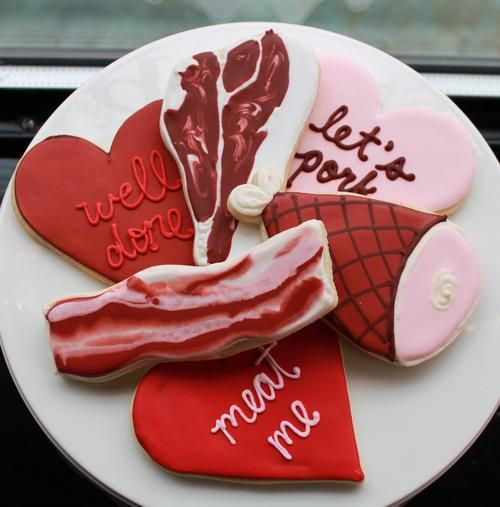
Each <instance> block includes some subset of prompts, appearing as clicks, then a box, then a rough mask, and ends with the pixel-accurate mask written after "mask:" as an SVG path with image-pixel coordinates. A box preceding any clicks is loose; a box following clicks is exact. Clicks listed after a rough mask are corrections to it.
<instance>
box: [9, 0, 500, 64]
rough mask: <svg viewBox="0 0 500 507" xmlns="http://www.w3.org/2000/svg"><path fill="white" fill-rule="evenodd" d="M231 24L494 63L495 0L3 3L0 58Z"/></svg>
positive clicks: (498, 4)
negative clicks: (314, 30)
mask: <svg viewBox="0 0 500 507" xmlns="http://www.w3.org/2000/svg"><path fill="white" fill-rule="evenodd" d="M232 21H281V22H286V23H298V24H305V25H310V26H315V27H319V28H324V29H327V30H331V31H335V32H338V33H341V34H345V35H349V36H351V37H354V38H356V39H359V40H362V41H365V42H367V43H369V44H372V45H374V46H376V47H378V48H380V49H382V50H385V51H387V52H390V53H393V54H398V55H408V56H427V55H429V56H445V57H483V58H500V30H499V29H498V26H499V25H500V0H477V1H475V0H1V1H0V52H1V51H2V50H3V51H5V50H7V51H8V50H13V49H22V48H24V49H33V48H35V49H37V50H44V49H48V50H50V49H53V48H57V49H72V50H74V49H82V50H96V49H108V50H128V49H133V48H136V47H138V46H141V45H143V44H145V43H147V42H150V41H152V40H155V39H158V38H161V37H164V36H166V35H169V34H172V33H175V32H179V31H183V30H187V29H190V28H196V27H200V26H205V25H209V24H214V23H227V22H232Z"/></svg>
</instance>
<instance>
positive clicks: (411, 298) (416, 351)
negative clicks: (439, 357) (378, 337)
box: [394, 222, 480, 366]
mask: <svg viewBox="0 0 500 507" xmlns="http://www.w3.org/2000/svg"><path fill="white" fill-rule="evenodd" d="M479 290H480V273H479V267H478V264H477V262H475V253H474V249H473V248H472V246H471V245H470V243H469V242H468V241H467V239H466V238H465V236H464V235H463V233H462V232H461V230H460V229H458V228H457V227H456V226H455V225H453V224H452V223H450V222H445V223H442V224H439V225H436V226H435V227H433V228H432V229H430V230H429V232H427V234H425V235H424V237H423V238H422V240H421V241H420V243H419V244H418V245H417V247H416V248H415V250H414V252H413V253H412V254H411V255H410V257H409V259H408V262H407V263H406V266H405V269H404V271H403V273H402V275H401V278H400V281H399V286H398V291H397V294H396V301H395V308H394V344H395V350H396V355H397V361H398V362H399V363H401V364H404V365H407V366H410V365H415V364H418V363H421V362H422V361H425V360H426V359H428V358H430V357H432V356H435V355H436V354H437V353H439V352H440V351H441V350H443V349H444V348H445V347H446V346H448V345H449V344H450V343H451V342H452V341H453V340H454V339H455V338H456V337H457V335H458V334H459V333H460V331H461V330H462V328H463V327H464V325H465V322H466V321H467V319H468V317H469V316H470V314H471V312H472V310H473V308H474V306H475V304H476V301H477V299H478V297H479Z"/></svg>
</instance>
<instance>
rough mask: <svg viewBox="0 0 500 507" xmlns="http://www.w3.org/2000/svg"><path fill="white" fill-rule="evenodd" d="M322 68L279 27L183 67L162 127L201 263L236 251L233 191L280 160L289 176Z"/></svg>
mask: <svg viewBox="0 0 500 507" xmlns="http://www.w3.org/2000/svg"><path fill="white" fill-rule="evenodd" d="M318 71H319V68H318V64H317V62H316V57H315V54H314V52H313V51H312V49H311V48H308V47H306V46H304V45H303V44H300V43H298V42H296V41H295V40H293V39H290V38H288V37H284V36H282V35H279V34H277V33H275V32H273V31H272V30H270V31H268V32H266V33H265V34H263V35H259V36H257V37H255V38H253V39H249V40H246V41H244V42H242V43H240V44H238V45H236V46H234V47H232V48H229V49H224V50H221V51H206V52H204V53H199V54H197V55H194V56H193V57H192V58H189V59H188V60H183V61H182V62H180V63H179V64H178V65H177V66H176V67H175V69H174V71H173V73H172V75H171V77H170V80H169V83H168V86H167V92H166V95H165V99H164V104H163V109H162V119H161V122H160V129H161V134H162V137H163V139H164V141H165V143H166V145H167V147H168V149H169V150H170V152H171V153H172V155H173V156H174V158H175V160H176V162H177V165H178V166H179V170H180V173H181V176H182V179H183V183H184V192H185V194H186V198H187V201H188V203H189V206H190V210H191V215H192V218H193V222H194V225H195V243H194V250H193V252H194V259H195V262H196V264H200V265H204V264H207V263H213V262H219V261H223V260H224V259H226V258H227V256H228V255H229V253H230V250H231V245H232V243H231V240H232V237H233V234H234V232H235V229H236V227H237V221H236V220H235V219H234V217H233V216H232V215H231V214H229V213H228V211H227V207H226V203H227V198H228V196H229V194H230V192H231V190H232V189H233V188H234V187H236V186H237V185H239V184H242V183H246V182H247V181H249V179H250V177H251V175H252V173H253V172H254V168H257V169H262V168H264V167H272V168H273V170H276V171H277V172H278V173H279V177H280V179H281V181H284V178H285V176H286V171H287V166H288V163H289V159H290V157H291V156H293V152H294V149H295V145H296V142H297V139H298V137H299V135H300V133H301V132H302V129H303V127H304V123H305V121H306V119H307V116H308V114H309V112H310V110H311V107H312V105H313V102H314V99H315V97H316V91H317V85H318V80H319V74H318ZM304 75H306V76H307V79H304V77H303V76H304Z"/></svg>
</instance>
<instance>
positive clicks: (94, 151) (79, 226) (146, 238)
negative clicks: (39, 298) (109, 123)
mask: <svg viewBox="0 0 500 507" xmlns="http://www.w3.org/2000/svg"><path fill="white" fill-rule="evenodd" d="M160 108H161V101H159V100H158V101H155V102H152V103H151V104H148V105H147V106H145V107H143V108H142V109H140V110H139V111H137V112H135V113H134V114H133V115H132V116H130V117H129V118H128V119H127V120H126V121H125V122H124V123H123V125H122V126H121V127H120V129H119V130H118V132H117V133H116V136H115V138H114V140H113V144H112V147H111V150H110V152H109V153H106V152H105V151H103V150H102V149H101V148H99V147H98V146H96V145H94V144H92V143H91V142H89V141H87V140H86V139H82V138H78V137H73V136H56V137H50V138H48V139H45V140H44V141H42V142H41V143H39V144H37V145H36V146H34V147H33V148H32V149H31V150H29V151H28V152H27V153H26V155H25V156H24V157H23V159H22V160H21V162H20V163H19V165H18V167H17V170H16V174H15V182H14V201H15V205H16V207H17V211H18V212H19V213H18V215H19V216H20V218H21V220H22V222H23V223H24V224H26V225H27V226H28V228H29V230H30V232H33V233H34V235H35V237H36V238H37V239H40V240H42V242H44V243H46V244H48V245H49V246H52V247H55V248H56V249H57V250H58V251H60V252H62V253H63V254H64V255H65V256H67V257H68V258H70V260H73V261H75V262H76V263H78V264H79V265H81V266H82V267H84V268H86V269H88V270H91V271H92V272H94V273H95V274H96V275H98V276H100V277H101V278H105V279H107V280H113V281H119V280H122V279H124V278H127V277H128V276H130V275H132V274H133V273H135V272H137V271H140V270H142V269H145V268H147V267H149V266H153V265H157V264H193V253H192V251H193V240H192V237H193V228H192V222H191V218H190V215H189V212H188V209H187V206H186V203H185V200H184V195H183V192H182V188H181V181H180V178H179V172H178V170H177V167H176V164H175V163H174V161H173V160H172V158H171V157H170V154H169V153H168V151H167V150H166V149H165V147H164V145H163V142H162V140H161V138H160V133H159V128H158V123H159V118H160Z"/></svg>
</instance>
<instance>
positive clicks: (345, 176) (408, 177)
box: [287, 105, 415, 195]
mask: <svg viewBox="0 0 500 507" xmlns="http://www.w3.org/2000/svg"><path fill="white" fill-rule="evenodd" d="M348 113H349V108H348V107H347V106H346V105H342V106H340V107H338V108H337V109H336V110H335V111H334V112H333V113H332V114H331V115H330V116H329V117H328V119H327V120H326V122H325V123H324V125H323V126H317V125H315V124H313V123H310V124H309V128H310V129H311V130H312V131H313V132H317V133H321V134H322V136H323V137H324V139H325V140H327V141H329V142H331V143H333V144H334V145H335V146H336V147H337V148H339V149H341V150H346V151H351V150H355V149H356V150H357V152H356V153H357V157H358V159H359V160H360V161H361V162H367V161H368V159H369V158H368V155H367V154H366V148H367V147H368V146H369V145H375V146H381V145H382V141H381V139H380V137H379V136H378V134H379V133H380V130H381V129H380V127H379V126H375V127H373V128H372V129H371V131H369V132H367V131H364V130H360V131H359V132H358V134H359V136H360V139H359V140H358V141H354V142H350V143H349V142H347V141H346V140H347V138H349V137H350V136H351V135H352V128H351V127H350V126H349V125H345V124H343V125H338V124H339V123H340V122H341V121H342V120H343V119H344V118H345V117H346V116H347V115H348ZM334 127H335V129H334ZM393 149H394V141H392V140H389V141H387V143H386V144H385V145H384V150H385V151H386V152H390V151H392V150H393ZM295 158H298V159H302V162H301V163H300V165H299V166H298V167H297V169H296V170H295V171H294V172H293V173H292V175H291V176H290V177H289V179H288V182H287V188H290V187H291V186H292V185H293V182H294V181H295V179H296V178H297V176H298V175H299V174H300V173H302V172H305V173H309V172H314V171H316V170H317V171H318V172H317V174H316V180H317V181H318V182H319V183H328V182H330V181H333V180H338V179H342V180H343V181H342V183H340V184H339V186H338V187H337V188H338V190H339V191H341V192H342V191H345V192H351V193H356V194H361V195H369V194H373V193H375V192H376V191H377V187H376V186H368V184H369V183H370V182H372V181H373V180H375V179H376V178H377V171H381V172H384V174H385V176H386V178H387V179H389V180H390V181H394V180H396V179H398V178H401V179H404V180H405V181H414V180H415V175H414V174H412V173H405V172H404V170H403V169H404V165H405V162H406V159H405V157H398V158H396V159H395V160H393V161H392V162H389V163H387V164H376V165H375V166H374V169H372V170H371V171H369V172H368V173H367V174H366V175H365V176H364V177H363V178H362V179H360V180H359V181H357V182H356V179H357V175H356V174H355V172H354V171H353V170H352V169H351V168H350V167H346V168H344V169H342V170H339V166H338V163H337V161H336V160H326V161H324V162H323V153H322V152H321V151H320V150H309V151H308V152H306V153H296V154H295ZM350 184H352V185H351V186H348V185H350Z"/></svg>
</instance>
